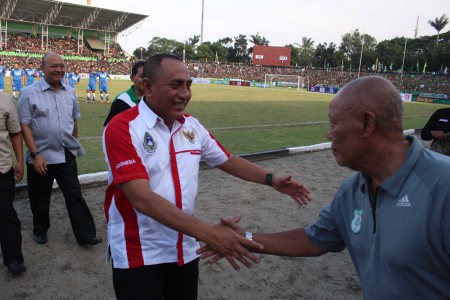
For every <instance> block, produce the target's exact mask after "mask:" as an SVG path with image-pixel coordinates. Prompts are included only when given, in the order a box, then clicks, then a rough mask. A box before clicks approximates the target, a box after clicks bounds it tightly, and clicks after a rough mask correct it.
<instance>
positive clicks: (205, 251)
mask: <svg viewBox="0 0 450 300" xmlns="http://www.w3.org/2000/svg"><path fill="white" fill-rule="evenodd" d="M241 219H242V214H241V213H239V214H238V215H237V216H235V217H232V218H229V219H225V218H221V219H220V223H219V224H217V225H214V226H213V228H214V230H215V231H217V232H216V233H214V236H215V237H216V238H218V240H217V239H214V240H212V239H211V241H208V240H205V245H204V246H203V247H201V248H200V249H198V250H197V254H199V255H200V258H201V259H207V258H210V259H209V263H211V264H213V263H216V262H217V261H219V260H220V259H222V258H224V257H225V258H226V260H227V261H228V262H229V263H230V264H231V265H232V266H233V268H234V269H235V270H239V269H240V267H239V265H238V263H237V262H236V260H237V261H239V262H240V263H242V264H243V265H244V266H246V267H248V268H251V267H252V266H253V263H259V262H260V259H259V257H257V256H255V255H254V254H253V253H251V252H250V250H253V251H255V252H259V251H261V250H263V249H264V246H263V245H262V244H260V243H257V242H255V241H253V240H252V237H251V234H249V233H247V234H246V232H245V231H244V230H243V229H242V228H241V227H240V226H239V225H238V223H239V221H240V220H241Z"/></svg>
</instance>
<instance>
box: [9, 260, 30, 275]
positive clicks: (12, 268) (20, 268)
mask: <svg viewBox="0 0 450 300" xmlns="http://www.w3.org/2000/svg"><path fill="white" fill-rule="evenodd" d="M26 270H27V268H26V267H25V266H24V265H23V263H21V262H19V261H17V260H13V261H12V262H11V263H10V264H9V265H8V271H9V272H10V273H11V274H13V275H17V274H20V273H23V272H25V271H26Z"/></svg>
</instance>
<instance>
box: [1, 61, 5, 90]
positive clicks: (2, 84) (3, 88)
mask: <svg viewBox="0 0 450 300" xmlns="http://www.w3.org/2000/svg"><path fill="white" fill-rule="evenodd" d="M5 75H6V67H5V66H3V65H2V59H1V57H0V92H3V91H4V90H5Z"/></svg>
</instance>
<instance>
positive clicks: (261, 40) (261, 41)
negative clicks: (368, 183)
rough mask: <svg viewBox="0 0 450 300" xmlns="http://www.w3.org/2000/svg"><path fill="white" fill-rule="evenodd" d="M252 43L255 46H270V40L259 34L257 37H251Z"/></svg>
mask: <svg viewBox="0 0 450 300" xmlns="http://www.w3.org/2000/svg"><path fill="white" fill-rule="evenodd" d="M248 41H249V42H250V43H253V44H254V45H255V46H268V45H269V43H270V42H269V40H268V39H266V38H265V37H263V36H260V35H259V32H258V33H256V35H250V39H249V40H248Z"/></svg>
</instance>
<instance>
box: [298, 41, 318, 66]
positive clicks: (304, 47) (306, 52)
mask: <svg viewBox="0 0 450 300" xmlns="http://www.w3.org/2000/svg"><path fill="white" fill-rule="evenodd" d="M294 45H296V46H298V59H297V61H296V63H297V64H299V65H303V66H308V65H310V64H311V63H312V61H313V59H314V50H315V49H314V41H313V40H312V39H311V38H309V37H306V36H304V37H302V44H301V45H300V44H298V43H294Z"/></svg>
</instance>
